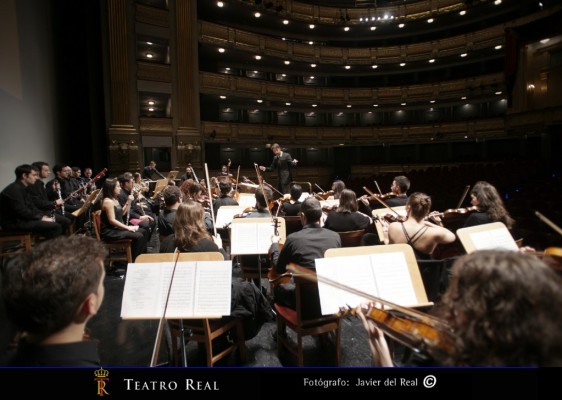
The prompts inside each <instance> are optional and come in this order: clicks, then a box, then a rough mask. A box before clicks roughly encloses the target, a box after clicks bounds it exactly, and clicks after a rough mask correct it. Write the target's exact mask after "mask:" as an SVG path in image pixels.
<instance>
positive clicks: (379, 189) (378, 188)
mask: <svg viewBox="0 0 562 400" xmlns="http://www.w3.org/2000/svg"><path fill="white" fill-rule="evenodd" d="M373 182H375V186H376V187H377V190H378V191H379V194H380V195H381V196H382V190H381V188H380V186H379V184H378V183H377V181H373Z"/></svg>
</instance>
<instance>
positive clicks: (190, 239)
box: [173, 200, 211, 248]
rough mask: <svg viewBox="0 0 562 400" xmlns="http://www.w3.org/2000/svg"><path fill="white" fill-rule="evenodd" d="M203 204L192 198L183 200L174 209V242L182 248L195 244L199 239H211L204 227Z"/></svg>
mask: <svg viewBox="0 0 562 400" xmlns="http://www.w3.org/2000/svg"><path fill="white" fill-rule="evenodd" d="M204 217H205V211H204V210H203V206H202V205H201V204H199V203H198V202H196V201H193V200H185V201H184V202H183V203H182V204H180V206H179V207H178V210H177V211H176V217H175V218H174V223H173V228H174V236H175V239H176V243H178V244H179V245H181V246H182V247H183V248H190V247H193V246H194V245H196V244H197V243H198V242H199V241H200V240H201V239H211V235H209V233H208V232H207V230H206V229H205V222H204Z"/></svg>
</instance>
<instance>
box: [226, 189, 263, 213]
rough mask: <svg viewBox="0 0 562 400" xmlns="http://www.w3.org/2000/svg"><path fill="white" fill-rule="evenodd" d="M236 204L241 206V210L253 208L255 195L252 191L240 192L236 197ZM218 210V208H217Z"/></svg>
mask: <svg viewBox="0 0 562 400" xmlns="http://www.w3.org/2000/svg"><path fill="white" fill-rule="evenodd" d="M238 205H240V206H241V207H242V210H244V209H246V208H249V207H250V208H253V207H255V206H256V195H255V194H253V193H240V196H239V197H238ZM219 210H220V208H219Z"/></svg>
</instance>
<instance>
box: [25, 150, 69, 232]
mask: <svg viewBox="0 0 562 400" xmlns="http://www.w3.org/2000/svg"><path fill="white" fill-rule="evenodd" d="M31 166H32V167H33V168H34V169H35V170H36V171H37V173H38V179H37V180H36V181H35V183H34V184H33V185H29V186H28V187H27V191H28V192H29V193H30V194H31V198H32V199H33V204H35V207H37V208H38V209H39V210H41V212H42V213H43V215H46V216H48V217H54V218H55V222H56V223H58V224H60V226H61V227H62V231H63V233H66V232H68V227H69V226H70V224H71V223H72V219H71V218H70V217H66V216H62V215H61V214H59V213H56V212H55V210H56V209H57V207H58V208H59V209H60V207H61V206H62V204H63V200H62V199H56V200H54V201H51V200H49V197H48V196H47V191H46V190H45V184H44V183H43V179H47V177H48V176H49V175H50V174H51V169H50V168H49V164H47V163H46V162H43V161H36V162H34V163H33V164H31ZM53 184H54V183H53Z"/></svg>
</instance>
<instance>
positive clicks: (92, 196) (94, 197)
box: [72, 189, 102, 233]
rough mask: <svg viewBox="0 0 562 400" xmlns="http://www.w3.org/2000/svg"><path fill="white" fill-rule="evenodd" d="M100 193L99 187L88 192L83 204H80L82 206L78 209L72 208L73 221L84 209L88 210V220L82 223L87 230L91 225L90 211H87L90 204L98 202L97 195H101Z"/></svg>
mask: <svg viewBox="0 0 562 400" xmlns="http://www.w3.org/2000/svg"><path fill="white" fill-rule="evenodd" d="M101 193H102V192H101V189H96V190H94V191H93V192H92V193H90V194H89V196H88V198H87V199H86V201H85V202H84V204H82V207H80V208H79V209H78V210H74V211H73V212H72V215H73V216H74V218H75V221H76V219H78V217H79V216H81V215H82V214H84V213H85V212H86V211H88V222H86V223H85V224H84V226H87V228H86V229H88V230H90V229H91V226H92V215H91V212H89V211H90V208H91V206H92V204H94V203H97V202H98V200H99V197H100V196H101ZM90 233H91V232H90Z"/></svg>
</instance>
